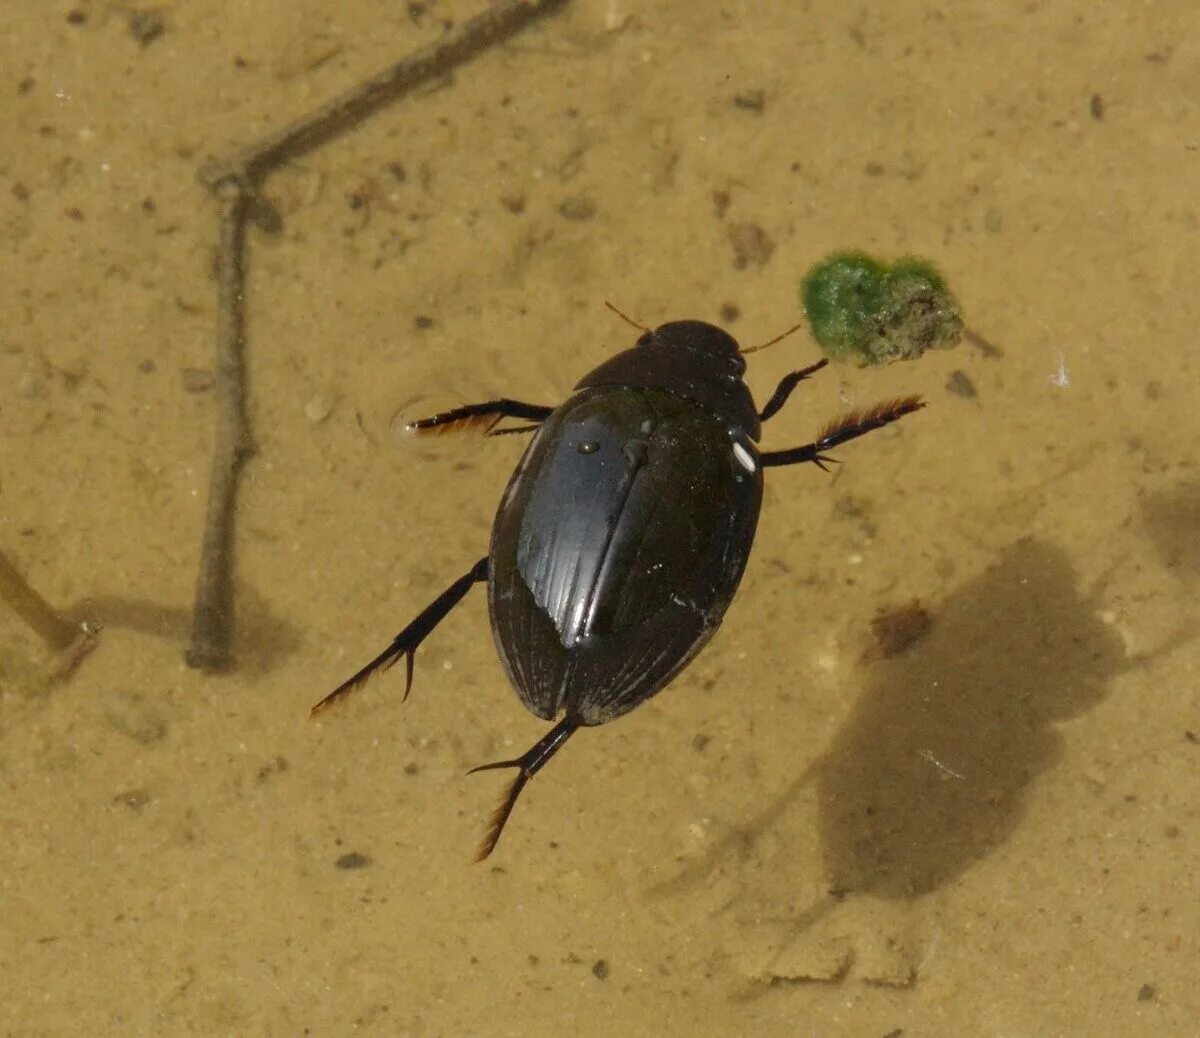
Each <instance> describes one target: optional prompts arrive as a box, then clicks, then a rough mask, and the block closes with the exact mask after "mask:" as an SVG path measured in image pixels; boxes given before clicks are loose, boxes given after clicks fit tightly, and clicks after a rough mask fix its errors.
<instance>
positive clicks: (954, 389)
mask: <svg viewBox="0 0 1200 1038" xmlns="http://www.w3.org/2000/svg"><path fill="white" fill-rule="evenodd" d="M946 388H947V389H948V390H949V391H950V392H951V393H953V394H954V395H955V396H962V397H974V396H978V395H979V394H978V393H977V392H976V391H975V383H974V382H972V381H971V380H970V378H969V377H968V376H967V373H966V372H965V371H957V370H956V371H952V372H951V373H950V377H949V378H948V379H946Z"/></svg>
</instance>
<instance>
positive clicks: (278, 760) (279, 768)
mask: <svg viewBox="0 0 1200 1038" xmlns="http://www.w3.org/2000/svg"><path fill="white" fill-rule="evenodd" d="M287 769H288V762H287V758H286V757H281V756H278V755H276V756H274V757H272V758H271V759H270V760H269V761H267V762H266V764H263V765H262V766H261V767H260V768H259V769H258V771H257V772H256V773H255V778H257V779H258V781H259V782H266V780H267V779H269V778H270V777H271V776H272V775H278V774H281V773H282V772H285V771H287Z"/></svg>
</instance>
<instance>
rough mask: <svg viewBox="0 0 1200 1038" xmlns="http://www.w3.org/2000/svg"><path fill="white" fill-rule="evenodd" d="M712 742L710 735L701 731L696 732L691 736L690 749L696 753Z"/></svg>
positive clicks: (702, 750) (701, 751)
mask: <svg viewBox="0 0 1200 1038" xmlns="http://www.w3.org/2000/svg"><path fill="white" fill-rule="evenodd" d="M710 742H712V736H711V735H705V734H704V733H703V732H697V733H696V734H695V735H693V736H692V749H693V750H695V751H696V752H697V753H703V752H704V747H706V746H707V745H708V744H709V743H710Z"/></svg>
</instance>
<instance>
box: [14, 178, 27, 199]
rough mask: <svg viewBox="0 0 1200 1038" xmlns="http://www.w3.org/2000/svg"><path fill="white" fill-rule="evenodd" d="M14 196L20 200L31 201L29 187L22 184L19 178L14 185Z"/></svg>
mask: <svg viewBox="0 0 1200 1038" xmlns="http://www.w3.org/2000/svg"><path fill="white" fill-rule="evenodd" d="M12 193H13V198H15V199H16V200H17V201H18V202H28V201H29V188H27V187H26V186H25V185H24V184H22V183H21V182H20V181H19V180H18V181H17V182H16V183H15V184H13V186H12Z"/></svg>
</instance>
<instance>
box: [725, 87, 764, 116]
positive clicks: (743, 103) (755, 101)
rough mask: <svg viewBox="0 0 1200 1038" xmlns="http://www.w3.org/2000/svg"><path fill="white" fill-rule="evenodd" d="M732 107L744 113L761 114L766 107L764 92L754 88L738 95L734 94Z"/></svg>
mask: <svg viewBox="0 0 1200 1038" xmlns="http://www.w3.org/2000/svg"><path fill="white" fill-rule="evenodd" d="M733 107H734V108H740V109H742V111H744V112H759V113H761V112H762V110H763V109H764V108H766V107H767V94H766V91H765V90H760V89H758V88H757V87H755V88H754V89H752V90H743V91H742V92H741V93H740V94H734V95H733Z"/></svg>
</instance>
